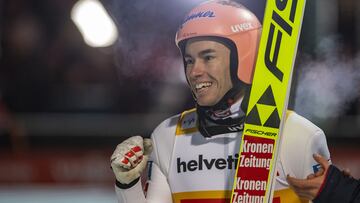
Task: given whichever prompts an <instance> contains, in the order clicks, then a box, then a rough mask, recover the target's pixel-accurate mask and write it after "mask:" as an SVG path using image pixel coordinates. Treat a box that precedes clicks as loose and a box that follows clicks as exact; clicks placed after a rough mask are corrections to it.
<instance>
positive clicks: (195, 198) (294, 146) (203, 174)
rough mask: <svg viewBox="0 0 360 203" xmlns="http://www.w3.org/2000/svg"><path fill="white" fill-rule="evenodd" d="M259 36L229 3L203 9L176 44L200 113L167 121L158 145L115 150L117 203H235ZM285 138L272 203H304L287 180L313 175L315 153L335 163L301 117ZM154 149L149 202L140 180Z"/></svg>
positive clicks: (257, 27)
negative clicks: (233, 194) (233, 197)
mask: <svg viewBox="0 0 360 203" xmlns="http://www.w3.org/2000/svg"><path fill="white" fill-rule="evenodd" d="M260 33H261V24H260V23H259V21H258V19H257V18H256V16H255V15H254V14H253V13H251V12H250V11H249V10H248V9H246V8H245V7H243V6H242V5H239V4H237V3H234V2H231V1H209V2H205V3H203V4H201V5H199V6H197V7H195V8H194V9H193V10H192V11H191V12H190V13H189V14H188V15H187V16H186V17H185V19H184V21H183V23H182V25H181V26H180V28H179V30H178V32H177V35H176V43H177V46H178V47H179V49H180V51H181V54H182V56H183V59H184V65H185V74H186V78H187V81H188V84H189V87H190V89H191V91H192V94H193V96H194V99H195V101H196V108H195V109H192V110H189V111H185V112H183V113H182V114H180V115H176V116H174V117H171V118H169V119H167V120H165V121H164V122H162V123H161V124H160V125H159V126H158V127H157V128H156V129H155V130H154V132H153V133H152V136H151V141H152V142H150V141H149V140H144V142H143V139H142V138H141V137H140V136H135V137H132V138H129V139H128V140H126V141H125V142H123V143H121V144H119V145H118V146H117V148H116V150H115V152H114V153H113V155H112V157H111V166H112V169H113V171H114V173H115V176H116V179H117V184H116V185H117V186H116V193H117V196H118V200H119V202H137V203H141V202H157V203H158V202H160V203H163V202H165V203H166V202H176V203H180V202H213V203H215V202H229V199H230V195H231V189H232V185H233V178H234V174H235V170H236V163H237V160H238V159H239V154H238V152H239V146H240V142H241V136H242V129H243V122H244V117H245V113H244V112H245V111H246V106H247V100H248V93H249V91H248V90H249V87H250V85H251V81H252V74H253V69H254V66H255V65H254V62H255V59H256V54H257V47H258V43H259V37H260ZM283 132H284V138H283V141H282V146H281V152H280V154H279V160H278V168H277V173H276V174H277V177H276V185H275V190H276V192H275V196H274V202H275V201H277V202H290V203H291V202H301V200H300V199H299V198H298V196H296V194H295V193H294V192H293V191H292V190H291V189H290V188H289V186H288V183H287V181H286V175H287V174H290V175H291V176H295V177H298V178H304V177H306V175H307V174H310V173H314V172H315V171H314V170H316V169H317V168H316V162H314V160H313V159H312V154H313V153H318V154H322V155H323V156H325V157H326V158H329V151H328V148H327V145H326V139H325V135H324V133H323V132H322V130H321V129H319V128H318V127H316V126H315V125H314V124H312V123H311V122H309V121H307V120H306V119H304V118H303V117H301V116H299V115H297V114H296V113H295V112H289V113H288V115H287V120H286V123H285V126H284V131H283ZM150 143H152V144H153V145H152V147H153V152H152V154H151V158H150V159H151V162H150V164H149V169H150V170H149V173H150V177H149V180H148V184H149V185H148V189H147V195H146V198H145V196H144V193H143V192H142V188H141V183H140V181H139V176H140V174H141V172H142V171H143V170H144V168H145V165H146V164H145V162H146V161H147V159H148V156H149V154H150V151H151V144H150ZM247 198H248V202H253V201H252V199H251V196H249V197H247Z"/></svg>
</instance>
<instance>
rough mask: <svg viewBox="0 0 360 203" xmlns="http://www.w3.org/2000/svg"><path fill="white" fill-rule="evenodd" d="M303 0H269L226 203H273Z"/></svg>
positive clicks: (303, 4) (302, 12)
mask: <svg viewBox="0 0 360 203" xmlns="http://www.w3.org/2000/svg"><path fill="white" fill-rule="evenodd" d="M305 1H306V0H268V1H267V3H266V8H265V15H264V20H263V30H262V34H261V38H260V43H259V51H258V56H257V60H256V68H255V72H254V78H253V83H252V87H251V92H250V98H249V104H248V108H247V112H246V119H245V126H244V131H243V136H242V142H241V145H240V152H239V154H240V158H239V161H238V164H237V169H236V172H235V177H234V184H233V189H232V193H231V203H235V202H237V203H240V202H252V203H258V202H259V203H260V202H272V196H273V192H274V191H273V190H274V187H273V184H274V183H275V178H274V174H275V171H276V160H277V156H278V154H279V149H280V144H279V143H281V133H282V128H283V125H284V121H285V117H286V110H287V105H288V99H289V94H290V87H291V78H292V72H293V66H294V62H295V57H296V53H297V46H298V41H299V36H300V30H301V24H302V20H303V14H304V9H305Z"/></svg>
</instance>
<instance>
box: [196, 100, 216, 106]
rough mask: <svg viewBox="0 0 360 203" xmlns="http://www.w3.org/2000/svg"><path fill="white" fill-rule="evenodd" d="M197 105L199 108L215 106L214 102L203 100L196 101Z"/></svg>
mask: <svg viewBox="0 0 360 203" xmlns="http://www.w3.org/2000/svg"><path fill="white" fill-rule="evenodd" d="M197 103H198V104H199V105H200V106H214V105H215V104H216V101H207V100H206V101H205V100H197Z"/></svg>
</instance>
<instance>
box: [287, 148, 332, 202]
mask: <svg viewBox="0 0 360 203" xmlns="http://www.w3.org/2000/svg"><path fill="white" fill-rule="evenodd" d="M313 157H314V159H315V161H316V162H318V163H319V164H320V165H321V168H320V169H319V171H318V172H316V173H315V174H310V175H308V176H307V178H306V179H297V178H293V177H290V176H289V175H288V176H287V178H286V179H287V181H288V183H289V184H290V187H291V188H292V189H293V190H294V191H295V193H296V194H297V195H298V196H299V197H300V198H303V199H307V200H313V199H314V198H315V197H316V195H317V194H318V192H319V190H320V187H321V185H322V184H323V182H324V179H325V175H326V171H327V170H328V168H329V166H330V164H329V162H328V161H327V160H326V159H325V158H324V157H322V156H320V155H318V154H314V155H313Z"/></svg>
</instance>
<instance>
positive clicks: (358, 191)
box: [287, 154, 360, 203]
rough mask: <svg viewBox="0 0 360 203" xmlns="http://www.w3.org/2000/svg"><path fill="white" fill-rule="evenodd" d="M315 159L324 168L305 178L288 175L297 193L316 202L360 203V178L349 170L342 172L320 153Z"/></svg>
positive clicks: (289, 181)
mask: <svg viewBox="0 0 360 203" xmlns="http://www.w3.org/2000/svg"><path fill="white" fill-rule="evenodd" d="M314 159H315V160H316V161H317V162H318V163H319V164H320V165H321V167H322V170H319V171H318V172H316V173H314V174H310V175H308V176H307V179H304V180H303V179H297V178H293V177H290V176H288V177H287V180H288V183H289V184H290V186H291V187H292V188H293V189H294V191H295V192H296V194H298V195H299V196H300V197H302V198H304V199H309V200H313V202H314V203H321V202H324V203H325V202H326V203H337V202H343V203H360V180H356V179H354V178H353V177H351V176H350V173H349V171H343V172H341V171H340V170H339V169H338V168H337V167H336V166H334V165H330V164H329V162H328V161H327V160H326V159H325V158H324V157H322V156H320V155H318V154H315V155H314Z"/></svg>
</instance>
